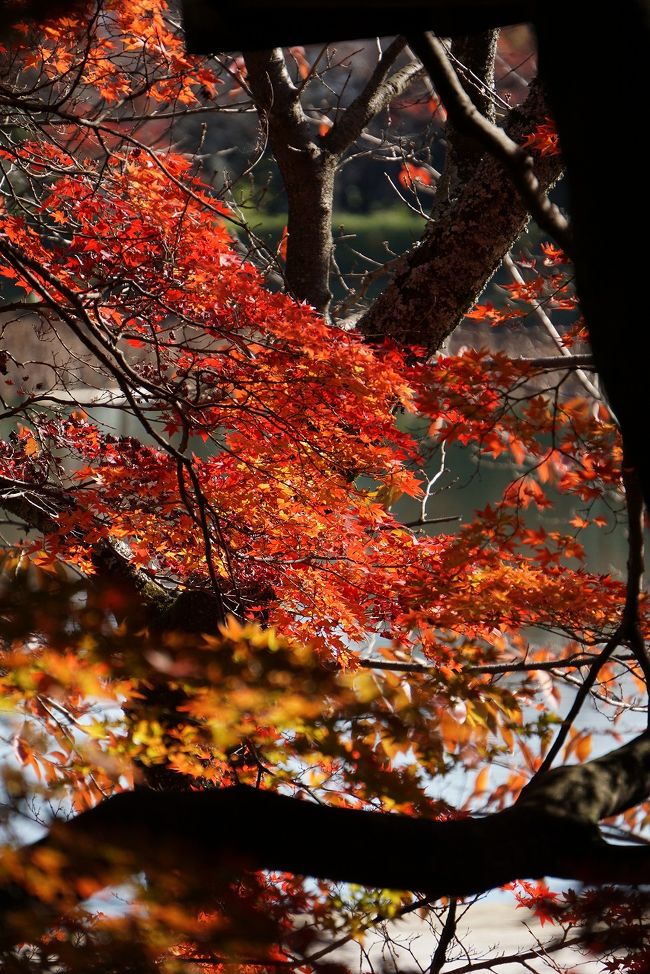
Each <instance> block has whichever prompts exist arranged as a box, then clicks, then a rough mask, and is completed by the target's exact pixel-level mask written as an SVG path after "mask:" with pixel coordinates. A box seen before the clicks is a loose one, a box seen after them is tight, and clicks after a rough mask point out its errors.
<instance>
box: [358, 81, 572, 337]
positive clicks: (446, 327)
mask: <svg viewBox="0 0 650 974" xmlns="http://www.w3.org/2000/svg"><path fill="white" fill-rule="evenodd" d="M547 115H548V108H547V106H546V103H545V100H544V97H543V92H542V89H541V86H540V85H539V84H538V83H534V84H533V85H531V89H530V92H529V94H528V98H527V99H526V101H525V103H524V104H523V105H521V106H519V107H518V108H515V109H512V111H511V112H510V116H509V119H508V124H507V126H506V130H505V131H506V133H507V135H508V137H509V138H510V139H512V141H513V142H516V143H519V142H521V141H523V139H524V138H525V136H526V135H528V134H530V132H532V131H534V129H535V128H536V127H537V126H538V125H540V124H541V123H543V122H544V120H545V118H546V117H547ZM561 170H562V164H561V162H560V160H559V158H558V157H557V156H542V157H540V158H538V159H537V160H536V171H537V178H538V179H539V181H540V186H541V187H542V188H543V189H544V190H546V189H548V187H549V186H550V185H552V183H553V182H554V181H555V180H556V179H557V178H558V177H559V176H560V174H561ZM528 219H529V214H528V210H527V208H526V206H525V204H524V203H523V202H522V201H521V198H520V197H519V194H518V193H517V192H516V190H515V187H514V185H513V183H512V181H511V179H510V178H509V175H508V173H507V172H506V171H504V169H503V166H502V165H501V163H500V162H498V161H497V160H496V159H494V158H493V157H492V156H490V155H488V154H486V155H485V157H484V158H483V160H482V161H481V163H480V165H479V166H478V167H477V169H476V172H475V174H474V176H473V177H472V178H471V179H470V180H469V181H468V182H467V184H466V186H465V188H464V190H463V192H462V193H461V194H460V195H459V197H458V198H456V199H455V200H452V201H451V203H450V204H449V206H448V207H446V208H445V210H444V213H443V214H442V215H441V216H440V217H439V218H438V219H436V220H435V221H433V222H432V223H431V224H430V225H429V227H428V230H427V233H426V235H425V237H424V239H423V240H422V241H421V242H420V243H419V244H418V245H416V247H415V248H414V249H413V250H412V251H411V252H410V253H409V254H408V255H407V257H406V258H405V260H404V261H403V263H402V264H400V267H399V269H398V271H397V272H396V274H395V277H394V278H393V281H392V282H391V284H389V285H388V287H387V288H386V289H385V291H384V292H383V293H382V294H381V295H380V296H379V298H377V300H376V301H375V302H374V304H373V305H372V307H371V308H370V310H369V311H368V312H367V313H366V314H365V315H364V317H363V318H362V319H361V321H360V322H359V325H358V327H359V330H360V331H361V332H362V333H363V334H364V335H365V336H366V337H367V338H368V339H369V340H371V341H382V340H383V338H384V337H389V338H393V339H395V340H396V341H397V342H400V343H403V344H406V345H416V346H420V347H422V348H424V349H425V350H426V351H427V352H429V353H432V352H434V351H436V350H437V349H438V348H439V347H440V345H441V344H442V342H443V341H444V340H445V338H447V336H448V335H449V334H451V332H452V331H453V330H454V328H455V327H456V326H457V325H458V324H459V322H460V321H461V320H462V317H463V315H464V314H465V312H466V311H467V310H468V309H469V308H470V307H471V306H472V304H473V303H474V301H475V300H476V298H477V297H478V295H479V294H480V292H481V291H482V290H483V288H484V287H485V285H486V283H487V282H488V281H489V279H490V277H491V276H492V274H493V273H494V271H495V270H496V268H497V267H498V265H499V263H500V261H501V260H502V259H503V255H504V254H505V253H507V252H508V250H509V249H510V247H511V246H512V244H513V242H514V240H516V238H517V237H518V236H519V234H520V233H521V232H522V230H523V229H524V227H525V225H526V223H527V221H528ZM488 228H489V232H488Z"/></svg>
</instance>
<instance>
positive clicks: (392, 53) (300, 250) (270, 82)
mask: <svg viewBox="0 0 650 974" xmlns="http://www.w3.org/2000/svg"><path fill="white" fill-rule="evenodd" d="M404 46H405V42H404V41H403V40H400V39H399V38H398V39H397V40H395V41H393V43H392V44H391V45H389V47H388V48H387V49H386V51H385V52H384V55H383V57H381V58H380V59H379V61H378V63H377V66H376V68H375V70H374V72H373V73H372V75H371V77H370V79H369V80H368V83H367V85H366V86H365V87H364V88H363V90H362V91H361V92H360V93H359V95H358V97H357V98H356V99H355V100H354V101H353V102H352V103H351V104H350V105H349V106H348V108H347V109H346V110H345V111H344V112H342V113H341V116H340V118H339V119H337V121H336V122H335V124H334V125H333V127H332V129H331V130H330V132H329V133H328V134H327V135H326V136H324V137H319V136H315V135H314V134H313V127H312V126H311V124H310V122H309V119H308V118H307V116H306V115H305V113H304V111H303V109H302V105H301V101H300V90H299V89H298V88H297V87H296V86H295V85H294V83H293V81H292V80H291V77H290V76H289V72H288V71H287V68H286V64H285V61H284V56H283V54H282V51H281V50H279V49H276V50H272V51H261V52H249V53H247V54H246V67H247V71H248V77H247V80H248V84H249V86H250V89H251V92H252V94H253V97H254V98H255V102H256V104H257V106H258V109H259V111H260V116H261V119H262V121H263V123H265V124H266V125H267V126H268V137H269V142H270V144H271V148H272V149H273V153H274V155H275V158H276V161H277V164H278V167H279V169H280V173H281V175H282V179H283V182H284V186H285V190H286V193H287V206H288V214H287V234H288V236H287V242H286V243H287V250H286V271H285V273H286V280H287V284H288V287H289V290H290V291H291V293H292V294H293V295H294V297H296V298H298V300H299V301H307V302H308V303H309V304H311V305H312V307H314V308H316V310H317V311H320V313H321V314H323V315H325V316H327V314H328V311H329V306H330V301H331V298H332V293H331V290H330V274H331V263H332V251H333V246H334V243H333V238H332V210H333V200H334V179H335V175H336V169H337V166H338V165H339V162H340V159H341V156H342V154H343V153H344V152H345V151H346V150H347V149H348V148H349V147H350V145H352V144H353V143H354V142H355V141H356V140H357V139H358V137H359V136H360V134H361V132H362V130H363V128H364V127H365V126H366V125H367V124H368V122H369V121H370V120H371V119H372V118H374V116H375V115H376V114H377V113H378V112H380V111H381V110H382V109H383V108H385V107H386V105H387V104H389V102H390V101H391V100H392V99H393V98H396V97H397V96H398V95H399V94H401V93H402V92H403V91H404V90H405V89H406V88H407V87H408V85H409V84H410V83H411V81H412V80H413V79H414V78H415V77H416V75H418V74H419V73H420V72H421V68H420V67H419V65H418V64H417V63H416V62H411V63H410V64H407V65H405V66H404V67H402V68H401V69H399V70H397V71H395V73H394V74H393V75H392V76H391V77H390V78H389V77H388V73H389V71H390V68H391V67H392V65H393V64H394V62H395V60H396V58H397V57H398V56H399V54H400V52H401V51H402V50H403V48H404Z"/></svg>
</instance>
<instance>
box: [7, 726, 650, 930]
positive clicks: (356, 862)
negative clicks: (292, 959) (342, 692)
mask: <svg viewBox="0 0 650 974" xmlns="http://www.w3.org/2000/svg"><path fill="white" fill-rule="evenodd" d="M648 794H650V734H644V735H642V736H641V737H638V738H636V739H635V740H633V741H631V742H630V743H629V744H627V745H625V746H624V747H622V748H619V749H618V750H616V751H613V752H611V753H610V754H607V755H605V756H604V757H602V758H598V759H597V760H595V761H590V762H588V763H587V764H584V765H576V766H570V767H563V768H557V769H555V770H554V771H552V772H549V773H548V774H547V775H544V776H543V777H541V778H537V779H536V780H535V782H534V783H533V784H531V785H529V786H528V787H527V788H525V789H524V791H523V792H522V794H521V796H520V798H519V800H518V801H517V802H516V804H515V805H513V806H512V807H511V808H509V809H507V810H505V811H503V812H499V813H496V814H493V815H489V816H487V817H485V818H479V819H462V820H456V821H445V822H438V821H432V820H427V819H421V818H420V819H414V818H409V817H406V816H402V815H387V814H380V813H375V812H363V811H356V810H350V809H342V808H332V807H328V806H324V805H317V804H312V803H311V802H306V801H299V800H297V799H294V798H288V797H284V796H281V795H277V794H273V793H271V792H267V791H259V790H256V789H253V788H248V787H236V788H230V789H224V790H218V791H203V792H189V793H188V792H185V793H172V792H163V793H159V792H153V791H150V790H148V789H141V790H138V791H133V792H126V793H123V794H120V795H117V796H114V797H113V798H109V799H108V800H106V801H105V802H102V803H101V804H100V805H98V806H97V807H96V808H94V809H92V810H90V811H88V812H84V813H83V814H81V815H79V816H78V817H77V818H75V819H73V820H71V821H69V822H57V823H55V824H54V826H53V827H52V829H51V830H50V833H49V834H48V836H46V838H45V839H43V840H41V841H40V842H37V843H36V844H34V845H32V846H28V847H25V848H24V849H23V850H22V852H21V854H20V855H19V857H18V859H16V858H15V857H13V858H12V860H11V861H10V863H9V878H8V879H7V880H5V885H4V887H2V889H0V909H1V910H2V912H3V913H4V914H5V916H4V919H5V930H6V933H5V935H4V939H3V940H0V944H1V945H2V946H4V947H7V946H9V945H10V944H12V943H14V942H16V941H17V940H24V939H25V922H26V920H25V918H26V916H29V917H30V919H31V927H30V928H29V935H30V936H34V935H35V930H34V925H35V924H36V925H37V926H38V927H39V928H40V929H41V930H42V929H44V928H45V927H46V926H47V924H48V923H51V922H52V920H53V918H54V917H55V915H56V913H57V912H60V910H61V909H68V908H69V907H70V906H72V905H73V904H74V903H75V902H77V901H78V900H80V899H81V898H83V897H84V896H87V895H89V890H92V889H93V888H99V887H101V886H103V885H106V884H107V883H109V882H116V881H118V880H119V879H120V878H123V877H124V876H125V875H128V874H130V873H132V872H134V871H142V870H144V871H145V872H146V873H147V874H148V876H149V880H150V882H152V883H162V884H163V885H164V883H165V880H166V878H167V877H168V875H169V872H170V871H173V874H174V884H175V886H174V889H175V895H176V896H178V883H179V881H181V880H182V882H184V883H185V884H186V885H187V887H188V889H191V890H193V891H196V890H197V889H198V890H205V892H206V895H209V894H210V891H214V889H215V887H218V885H219V883H223V882H225V881H228V880H230V879H233V878H235V877H237V876H238V875H240V874H241V872H242V870H246V869H273V870H281V871H284V872H290V873H294V874H299V875H309V876H314V877H318V878H322V879H330V880H335V881H346V882H353V883H359V884H361V885H364V886H372V887H391V888H394V889H410V890H418V891H421V892H423V893H426V894H427V895H428V896H431V897H439V896H442V895H447V896H466V895H470V894H474V893H479V892H483V891H485V890H488V889H492V888H493V887H495V886H499V885H502V884H503V883H506V882H510V881H512V880H514V879H518V878H524V877H528V878H531V877H532V878H536V877H541V876H556V877H559V878H564V879H572V880H577V881H584V882H607V883H625V884H630V883H632V884H633V883H640V882H645V881H647V877H648V875H649V872H648V870H650V848H648V847H644V848H641V849H639V848H630V847H621V846H609V845H608V844H607V843H606V842H605V841H604V840H603V839H602V837H601V836H600V833H599V831H598V828H597V823H598V822H599V821H600V820H601V819H602V818H605V817H607V816H610V815H615V814H618V813H619V812H622V811H625V810H626V809H627V808H630V807H632V806H633V805H635V804H637V803H638V802H640V801H641V800H642V799H644V798H645V797H647V795H648ZM52 853H54V855H55V856H58V857H59V858H60V860H61V861H62V863H63V865H62V867H61V870H62V872H61V878H62V880H63V881H64V884H65V894H62V895H61V896H60V897H59V898H58V900H57V902H56V903H55V904H51V903H42V902H41V903H40V912H38V911H36V910H35V909H34V907H35V904H36V903H38V902H39V899H40V898H39V897H38V895H37V890H38V881H37V876H36V875H35V873H36V874H37V872H38V868H39V863H48V864H49V866H50V868H51V864H52V861H53V860H52ZM12 878H13V881H11V879H12Z"/></svg>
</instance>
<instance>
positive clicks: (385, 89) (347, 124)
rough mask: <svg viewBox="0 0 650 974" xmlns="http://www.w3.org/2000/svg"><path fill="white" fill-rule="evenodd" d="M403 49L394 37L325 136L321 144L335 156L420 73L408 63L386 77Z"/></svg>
mask: <svg viewBox="0 0 650 974" xmlns="http://www.w3.org/2000/svg"><path fill="white" fill-rule="evenodd" d="M405 47H406V40H405V39H404V38H403V37H397V38H396V39H395V40H394V41H393V42H392V43H391V44H390V45H389V46H388V47H387V48H386V50H385V51H384V53H383V54H382V56H381V59H380V60H379V62H378V63H377V66H376V67H375V70H374V71H373V73H372V75H371V76H370V78H369V79H368V82H367V84H366V85H365V87H364V88H363V90H362V91H360V92H359V94H358V95H357V97H356V98H355V99H354V101H353V102H352V103H351V104H350V105H349V106H348V107H347V108H346V110H345V112H343V113H342V114H341V115H340V116H339V118H338V119H337V120H336V122H335V123H334V125H333V126H332V128H331V129H330V131H329V132H328V133H327V135H326V136H325V144H326V145H327V147H328V149H329V150H330V151H331V152H336V153H338V154H339V155H340V154H341V153H342V152H345V150H346V149H348V148H349V147H350V146H351V145H352V144H353V143H354V142H356V140H357V139H358V138H359V136H360V135H361V133H362V132H363V130H364V128H365V127H366V125H368V123H369V122H371V121H372V119H373V118H374V117H375V116H376V115H378V114H379V112H381V111H383V110H384V109H385V108H387V107H388V106H389V105H390V103H391V101H393V100H394V99H395V98H397V97H399V95H401V94H402V93H403V92H404V91H406V89H407V88H408V87H409V85H410V84H411V83H412V82H413V81H414V80H415V79H416V78H418V77H419V76H420V75H422V74H423V73H424V69H423V68H422V65H420V64H418V62H417V61H410V62H409V63H408V64H405V65H404V67H402V68H400V69H399V70H397V71H395V72H394V74H392V75H391V76H390V77H387V75H388V72H389V71H390V69H391V67H392V66H393V64H394V63H395V61H396V60H397V58H398V57H399V55H400V54H401V52H402V51H403V50H404V48H405Z"/></svg>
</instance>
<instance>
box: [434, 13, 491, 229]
mask: <svg viewBox="0 0 650 974" xmlns="http://www.w3.org/2000/svg"><path fill="white" fill-rule="evenodd" d="M498 37H499V32H498V31H497V30H489V31H484V32H483V33H481V34H470V35H469V36H467V37H458V38H457V39H456V40H454V42H453V44H452V45H451V52H452V54H453V56H454V58H457V59H458V61H460V63H461V65H462V66H463V67H464V68H466V69H467V73H465V72H463V70H462V69H459V71H458V73H459V75H460V76H461V79H462V81H463V83H464V87H465V90H466V91H467V93H468V94H469V96H470V98H471V99H472V101H473V103H474V104H475V105H476V107H477V108H478V110H479V111H480V113H481V114H482V115H483V117H484V118H486V119H487V120H488V122H492V123H494V122H495V121H496V107H495V102H494V98H491V97H490V96H489V92H490V91H491V90H492V89H493V87H494V58H495V55H496V50H497V40H498ZM481 84H482V86H483V87H481ZM446 138H447V158H446V160H445V170H444V172H443V174H442V180H441V182H442V183H443V185H440V184H439V185H438V193H441V191H442V195H446V196H447V198H448V199H454V198H455V197H456V196H458V195H459V192H460V191H461V190H462V188H463V187H464V186H465V184H466V183H467V182H468V180H469V179H470V178H471V176H473V175H474V173H475V171H476V169H477V168H478V166H479V164H480V162H481V159H482V158H483V156H484V155H485V150H484V149H483V147H482V146H480V145H478V144H477V142H476V141H475V140H474V139H471V138H469V137H468V136H467V135H465V134H464V133H463V132H457V131H456V130H455V129H454V127H453V126H452V125H448V126H447V132H446ZM441 215H442V214H441Z"/></svg>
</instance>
